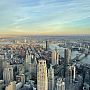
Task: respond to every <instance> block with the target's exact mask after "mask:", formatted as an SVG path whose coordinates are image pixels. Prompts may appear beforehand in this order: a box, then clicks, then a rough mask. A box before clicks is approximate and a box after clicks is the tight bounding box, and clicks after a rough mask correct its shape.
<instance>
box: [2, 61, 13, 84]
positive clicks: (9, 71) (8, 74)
mask: <svg viewBox="0 0 90 90" xmlns="http://www.w3.org/2000/svg"><path fill="white" fill-rule="evenodd" d="M3 80H4V81H5V83H9V82H10V81H12V80H13V67H12V66H11V65H9V63H7V64H6V66H4V70H3Z"/></svg>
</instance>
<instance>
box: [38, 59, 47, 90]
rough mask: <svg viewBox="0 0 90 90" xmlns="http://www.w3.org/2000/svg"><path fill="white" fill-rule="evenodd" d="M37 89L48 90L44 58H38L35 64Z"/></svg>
mask: <svg viewBox="0 0 90 90" xmlns="http://www.w3.org/2000/svg"><path fill="white" fill-rule="evenodd" d="M37 90H48V77H47V65H46V60H39V61H38V66H37Z"/></svg>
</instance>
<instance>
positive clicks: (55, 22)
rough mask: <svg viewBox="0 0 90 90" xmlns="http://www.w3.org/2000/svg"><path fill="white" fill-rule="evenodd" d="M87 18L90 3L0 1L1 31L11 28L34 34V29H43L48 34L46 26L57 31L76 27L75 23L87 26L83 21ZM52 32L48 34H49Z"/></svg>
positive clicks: (80, 0)
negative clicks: (67, 27)
mask: <svg viewBox="0 0 90 90" xmlns="http://www.w3.org/2000/svg"><path fill="white" fill-rule="evenodd" d="M89 17H90V1H89V0H1V2H0V30H2V28H4V30H7V28H12V27H13V28H15V29H16V28H17V30H19V29H20V30H21V31H22V32H23V30H25V29H27V31H29V32H31V31H32V29H33V30H34V31H36V32H37V28H41V29H42V30H43V29H44V28H45V30H46V32H48V27H50V28H51V27H52V29H53V30H56V31H57V32H59V31H61V30H60V29H61V28H64V27H65V26H70V25H71V27H72V26H75V27H76V26H77V25H76V23H77V24H79V25H81V26H80V27H82V25H83V26H84V27H86V26H87V25H88V26H89V25H90V21H89V20H86V21H85V19H88V18H89ZM78 22H79V23H78ZM84 23H87V25H86V24H84ZM56 28H58V29H56ZM52 29H51V30H49V31H50V32H52ZM40 32H41V30H40ZM65 32H66V30H65Z"/></svg>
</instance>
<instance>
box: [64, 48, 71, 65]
mask: <svg viewBox="0 0 90 90" xmlns="http://www.w3.org/2000/svg"><path fill="white" fill-rule="evenodd" d="M64 58H65V63H66V65H69V64H70V60H71V50H70V49H68V48H67V49H65V51H64Z"/></svg>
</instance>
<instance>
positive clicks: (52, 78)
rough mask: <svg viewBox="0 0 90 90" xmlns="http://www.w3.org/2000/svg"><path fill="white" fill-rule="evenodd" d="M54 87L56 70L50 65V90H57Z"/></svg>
mask: <svg viewBox="0 0 90 90" xmlns="http://www.w3.org/2000/svg"><path fill="white" fill-rule="evenodd" d="M54 85H55V83H54V69H53V67H52V65H50V68H49V69H48V90H55V89H54Z"/></svg>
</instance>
